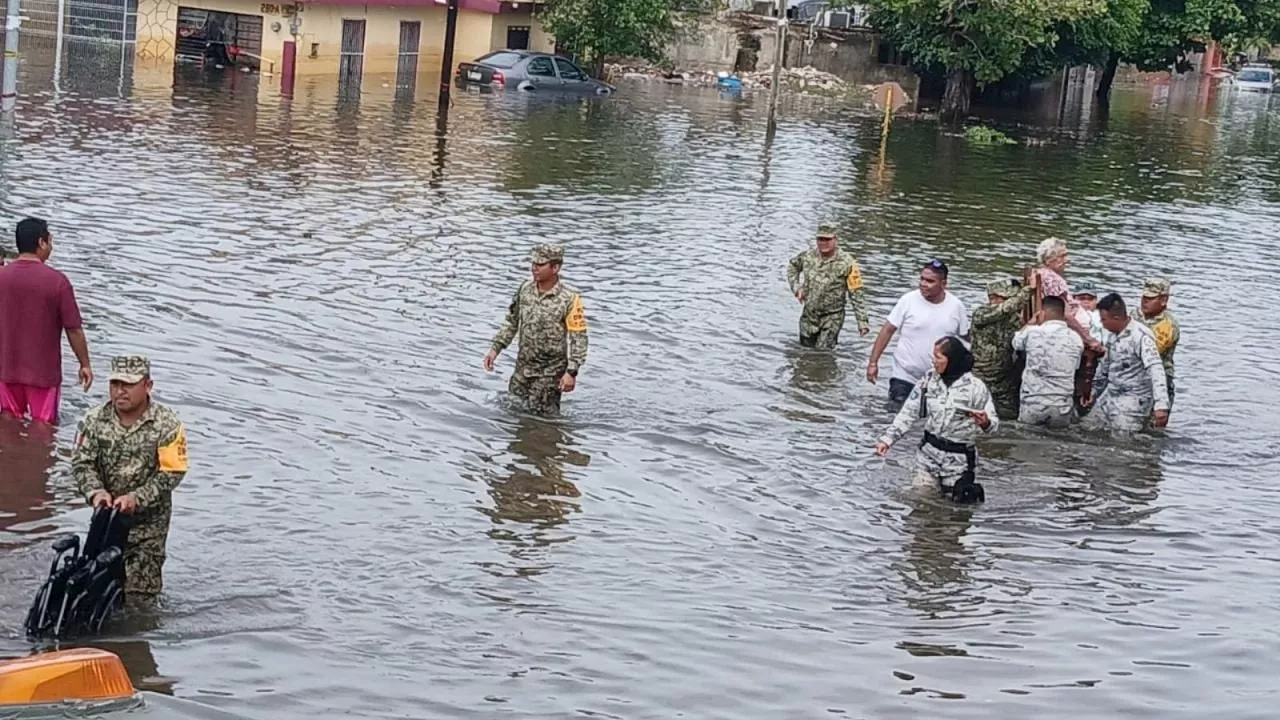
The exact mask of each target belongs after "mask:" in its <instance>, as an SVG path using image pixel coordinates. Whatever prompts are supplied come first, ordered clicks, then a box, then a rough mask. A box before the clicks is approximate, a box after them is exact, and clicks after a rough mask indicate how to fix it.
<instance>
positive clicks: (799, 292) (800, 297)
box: [796, 288, 804, 305]
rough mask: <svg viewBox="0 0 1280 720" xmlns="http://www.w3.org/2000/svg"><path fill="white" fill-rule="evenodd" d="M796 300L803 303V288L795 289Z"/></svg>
mask: <svg viewBox="0 0 1280 720" xmlns="http://www.w3.org/2000/svg"><path fill="white" fill-rule="evenodd" d="M796 300H799V301H800V304H801V305H803V304H804V288H800V289H799V290H797V291H796Z"/></svg>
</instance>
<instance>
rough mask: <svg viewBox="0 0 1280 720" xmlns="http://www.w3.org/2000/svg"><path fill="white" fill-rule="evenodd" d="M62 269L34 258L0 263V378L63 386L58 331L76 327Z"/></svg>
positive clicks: (76, 308)
mask: <svg viewBox="0 0 1280 720" xmlns="http://www.w3.org/2000/svg"><path fill="white" fill-rule="evenodd" d="M80 325H81V320H80V307H79V306H78V305H76V294H75V291H74V290H72V289H71V281H70V280H68V279H67V276H66V275H63V274H62V273H61V272H58V271H57V270H54V269H53V268H51V267H49V266H48V265H45V264H44V263H42V262H38V261H35V260H14V261H12V262H9V263H6V264H5V265H4V267H0V382H3V383H8V384H12V385H31V386H34V387H41V388H54V387H61V386H62V333H63V331H64V330H73V329H75V328H78V327H80Z"/></svg>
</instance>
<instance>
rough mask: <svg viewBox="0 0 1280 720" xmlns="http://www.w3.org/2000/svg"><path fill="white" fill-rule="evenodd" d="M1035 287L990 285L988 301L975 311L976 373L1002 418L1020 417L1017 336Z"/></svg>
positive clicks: (1003, 282) (1011, 281) (1008, 282)
mask: <svg viewBox="0 0 1280 720" xmlns="http://www.w3.org/2000/svg"><path fill="white" fill-rule="evenodd" d="M1034 292H1035V288H1032V287H1030V286H1029V285H1027V284H1025V283H1023V282H1020V281H1018V280H1014V279H1012V278H1010V279H1008V280H999V281H996V282H993V283H990V284H989V285H987V299H988V301H989V302H988V304H986V305H983V306H982V307H980V308H977V309H975V310H974V311H973V374H974V375H976V376H977V377H978V379H979V380H981V381H982V382H983V383H985V384H986V386H987V389H988V390H990V391H991V397H992V399H993V400H994V401H995V404H996V414H997V415H999V416H1000V419H1001V420H1014V419H1016V418H1017V417H1018V391H1019V384H1020V381H1021V376H1020V373H1019V368H1018V361H1017V358H1016V357H1015V355H1014V352H1013V346H1012V344H1011V343H1012V342H1013V336H1014V335H1015V334H1016V333H1017V332H1018V328H1019V327H1021V326H1022V320H1023V313H1024V311H1025V310H1026V309H1027V306H1028V305H1029V304H1030V303H1031V294H1032V293H1034Z"/></svg>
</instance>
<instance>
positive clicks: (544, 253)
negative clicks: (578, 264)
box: [529, 243, 564, 265]
mask: <svg viewBox="0 0 1280 720" xmlns="http://www.w3.org/2000/svg"><path fill="white" fill-rule="evenodd" d="M529 261H530V262H533V263H537V264H538V265H541V264H542V263H549V262H558V263H562V262H564V247H563V246H561V245H553V244H551V243H543V244H541V245H538V246H536V247H534V248H533V250H532V251H531V252H530V253H529Z"/></svg>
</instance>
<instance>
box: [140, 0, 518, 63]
mask: <svg viewBox="0 0 1280 720" xmlns="http://www.w3.org/2000/svg"><path fill="white" fill-rule="evenodd" d="M138 5H139V7H138V42H137V55H138V57H139V59H145V60H164V61H171V60H172V59H173V53H174V47H175V41H176V34H177V24H178V6H179V5H182V6H183V7H192V8H200V9H204V10H220V11H222V12H233V13H238V14H242V15H258V16H260V17H262V57H263V60H264V62H263V65H262V69H263V70H270V69H271V66H272V64H273V63H274V66H275V69H276V71H277V72H278V71H279V68H280V63H281V57H282V55H283V51H284V43H285V42H286V41H288V40H292V39H294V38H293V36H292V35H291V34H290V27H289V21H290V18H289V15H288V14H287V6H282V5H279V4H273V3H262V2H257V1H255V0H139V3H138ZM299 17H300V19H301V23H300V25H299V27H298V36H297V38H296V41H297V43H298V65H297V74H298V75H308V74H337V72H338V61H339V57H340V53H341V50H342V21H343V20H364V21H365V37H364V73H365V74H366V75H368V74H381V73H394V72H395V71H396V65H397V61H398V59H399V54H400V21H402V20H406V21H418V22H421V23H422V30H421V35H420V41H419V47H418V53H419V55H418V70H419V73H425V72H435V71H436V69H437V68H439V66H440V61H441V58H442V56H443V54H444V30H445V19H446V11H445V9H444V8H440V7H391V6H374V5H306V6H304V7H303V8H302V10H301V12H300V13H299ZM494 17H495V16H494V15H491V14H489V13H483V12H475V11H471V10H462V11H460V12H459V13H458V34H457V39H456V44H455V46H454V63H455V67H456V64H457V63H459V62H465V61H468V60H471V59H473V58H476V57H479V56H480V55H483V54H485V53H487V52H489V50H490V47H491V43H492V37H493V20H494ZM275 23H279V24H280V29H279V30H273V29H272V26H273V25H274V24H275ZM503 37H504V39H505V37H506V30H505V29H504V30H503ZM313 50H314V57H313V56H312V53H313Z"/></svg>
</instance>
